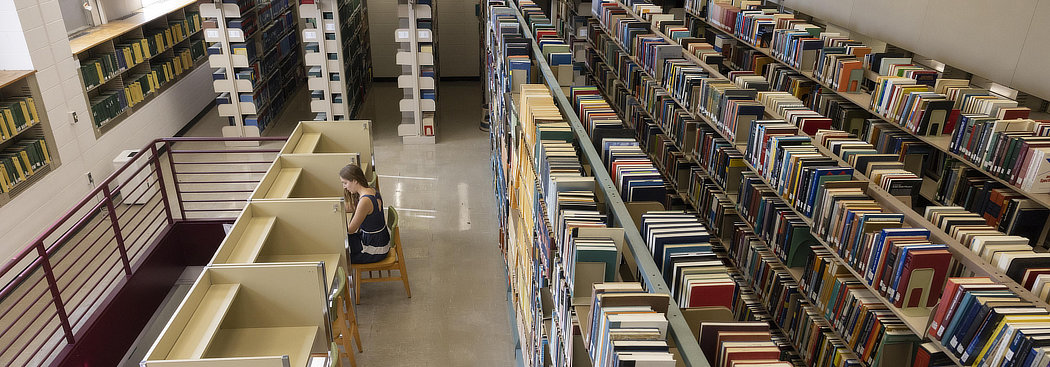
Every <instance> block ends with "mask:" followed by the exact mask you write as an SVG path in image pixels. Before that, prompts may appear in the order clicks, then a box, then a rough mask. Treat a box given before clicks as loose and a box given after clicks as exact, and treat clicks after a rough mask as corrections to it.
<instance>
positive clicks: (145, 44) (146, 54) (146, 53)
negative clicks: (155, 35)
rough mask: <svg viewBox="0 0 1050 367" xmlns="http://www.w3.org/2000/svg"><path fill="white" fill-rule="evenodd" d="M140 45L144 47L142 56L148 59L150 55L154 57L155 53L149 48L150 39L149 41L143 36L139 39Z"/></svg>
mask: <svg viewBox="0 0 1050 367" xmlns="http://www.w3.org/2000/svg"><path fill="white" fill-rule="evenodd" d="M139 45H140V46H139V47H141V48H142V56H143V57H144V58H147V59H148V58H150V57H153V53H152V52H150V49H149V41H147V40H146V39H145V38H143V39H141V40H139Z"/></svg>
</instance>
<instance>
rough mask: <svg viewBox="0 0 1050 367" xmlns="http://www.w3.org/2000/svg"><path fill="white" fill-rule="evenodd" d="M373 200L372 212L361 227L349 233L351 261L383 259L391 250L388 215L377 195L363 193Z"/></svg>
mask: <svg viewBox="0 0 1050 367" xmlns="http://www.w3.org/2000/svg"><path fill="white" fill-rule="evenodd" d="M361 197H367V198H368V199H369V200H371V201H372V213H370V214H368V215H367V216H365V219H364V221H362V222H361V229H360V230H359V231H357V233H351V234H349V235H347V239H348V241H349V244H350V263H351V264H368V263H374V262H378V261H382V260H383V259H385V258H386V255H387V253H389V252H390V230H388V229H387V228H386V217H385V216H384V215H383V208H382V207H380V206H379V200H376V197H375V195H362V196H361Z"/></svg>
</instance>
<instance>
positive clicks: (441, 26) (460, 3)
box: [368, 0, 481, 78]
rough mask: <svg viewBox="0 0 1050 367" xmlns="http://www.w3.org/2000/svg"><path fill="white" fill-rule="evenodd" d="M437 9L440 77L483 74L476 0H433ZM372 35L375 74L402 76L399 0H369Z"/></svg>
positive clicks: (383, 76) (373, 71)
mask: <svg viewBox="0 0 1050 367" xmlns="http://www.w3.org/2000/svg"><path fill="white" fill-rule="evenodd" d="M433 1H434V6H435V8H436V9H437V24H438V26H437V28H438V29H437V36H438V59H439V62H438V76H440V77H476V76H478V75H479V73H478V72H479V69H478V67H479V65H480V57H481V56H480V54H479V52H480V50H479V44H478V42H479V37H480V33H479V30H478V27H479V20H478V17H477V16H475V15H474V5H476V4H477V1H475V0H433ZM368 26H369V30H368V31H369V32H370V35H369V37H370V38H371V41H372V75H373V76H375V77H380V78H393V77H397V76H398V75H401V68H400V67H399V66H398V65H396V64H394V53H395V52H396V48H397V45H396V44H395V43H394V30H395V29H397V1H396V0H368Z"/></svg>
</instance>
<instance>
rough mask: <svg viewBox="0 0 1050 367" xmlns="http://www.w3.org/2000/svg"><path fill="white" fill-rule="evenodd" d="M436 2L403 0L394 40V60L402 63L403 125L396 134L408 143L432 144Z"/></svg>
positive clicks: (433, 134)
mask: <svg viewBox="0 0 1050 367" xmlns="http://www.w3.org/2000/svg"><path fill="white" fill-rule="evenodd" d="M435 15H436V10H435V4H434V2H433V1H429V0H424V1H418V0H400V1H399V2H398V5H397V17H398V28H397V29H396V30H394V41H395V42H397V44H398V48H397V53H396V54H395V62H396V63H397V64H398V65H399V66H401V75H400V76H398V78H397V87H398V88H401V90H402V91H403V92H404V93H403V98H402V99H401V101H400V102H399V103H398V106H399V107H398V108H399V110H400V111H401V124H400V125H398V127H397V133H398V135H399V136H401V139H402V141H403V142H404V143H405V144H433V143H434V142H435V141H436V140H435V133H434V130H435V129H436V127H435V119H436V118H437V81H438V70H437V64H438V63H437V34H436V30H437V17H436V16H435Z"/></svg>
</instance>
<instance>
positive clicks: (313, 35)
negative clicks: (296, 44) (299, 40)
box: [303, 29, 317, 41]
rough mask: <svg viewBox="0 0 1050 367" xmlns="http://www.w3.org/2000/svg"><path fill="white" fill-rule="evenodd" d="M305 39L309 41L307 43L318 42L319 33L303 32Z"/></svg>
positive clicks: (309, 30) (313, 31)
mask: <svg viewBox="0 0 1050 367" xmlns="http://www.w3.org/2000/svg"><path fill="white" fill-rule="evenodd" d="M303 39H304V40H307V41H316V40H317V31H315V30H312V29H308V30H304V31H303Z"/></svg>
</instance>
